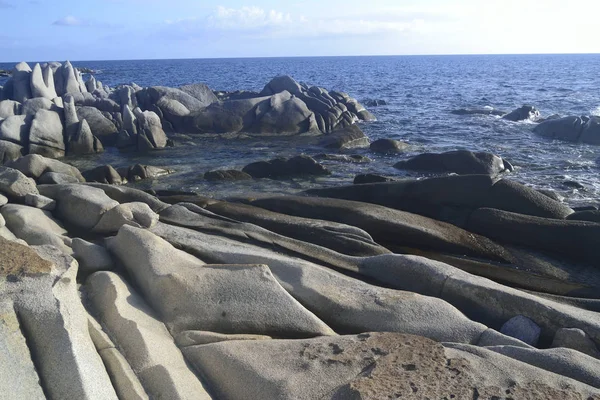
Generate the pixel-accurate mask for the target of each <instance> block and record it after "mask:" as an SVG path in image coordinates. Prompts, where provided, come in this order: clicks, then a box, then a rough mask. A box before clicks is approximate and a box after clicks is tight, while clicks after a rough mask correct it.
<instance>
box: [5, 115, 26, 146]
mask: <svg viewBox="0 0 600 400" xmlns="http://www.w3.org/2000/svg"><path fill="white" fill-rule="evenodd" d="M30 129H31V118H29V117H27V116H26V115H15V116H12V117H8V118H6V119H5V120H4V121H0V140H7V141H9V142H13V143H16V144H19V145H21V146H26V145H27V144H28V143H29V130H30Z"/></svg>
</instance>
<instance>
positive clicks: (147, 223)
mask: <svg viewBox="0 0 600 400" xmlns="http://www.w3.org/2000/svg"><path fill="white" fill-rule="evenodd" d="M157 222H158V214H156V213H155V212H154V211H152V209H151V208H150V207H149V206H148V205H147V204H146V203H141V202H133V203H123V204H119V205H117V206H115V207H113V208H111V209H110V210H108V211H106V212H105V213H104V214H102V217H101V218H100V221H98V223H97V224H96V226H94V228H93V229H92V231H93V232H97V233H103V234H107V233H114V232H117V231H119V229H120V228H121V227H122V226H123V225H131V226H134V227H136V228H152V227H153V226H154V225H156V223H157Z"/></svg>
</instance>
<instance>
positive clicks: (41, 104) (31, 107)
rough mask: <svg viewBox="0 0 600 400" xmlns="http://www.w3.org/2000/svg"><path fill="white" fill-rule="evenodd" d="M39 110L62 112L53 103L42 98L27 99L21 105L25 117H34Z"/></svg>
mask: <svg viewBox="0 0 600 400" xmlns="http://www.w3.org/2000/svg"><path fill="white" fill-rule="evenodd" d="M39 110H49V111H56V112H62V109H61V108H59V107H58V106H57V105H56V104H55V103H53V102H52V101H51V100H48V99H46V98H44V97H35V98H32V99H28V100H26V101H25V102H24V103H23V114H25V115H31V116H34V115H35V114H37V112H38V111H39Z"/></svg>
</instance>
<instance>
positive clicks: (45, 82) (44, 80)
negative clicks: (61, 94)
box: [31, 64, 58, 100]
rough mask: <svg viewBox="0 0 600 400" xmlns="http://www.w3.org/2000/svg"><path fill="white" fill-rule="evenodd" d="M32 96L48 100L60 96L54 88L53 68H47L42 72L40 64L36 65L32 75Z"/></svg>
mask: <svg viewBox="0 0 600 400" xmlns="http://www.w3.org/2000/svg"><path fill="white" fill-rule="evenodd" d="M31 95H32V97H43V98H46V99H48V100H52V99H54V98H55V97H57V96H58V95H57V94H56V89H55V88H54V73H53V72H52V68H49V67H48V66H46V68H44V69H43V71H42V67H40V64H35V66H34V67H33V71H32V73H31Z"/></svg>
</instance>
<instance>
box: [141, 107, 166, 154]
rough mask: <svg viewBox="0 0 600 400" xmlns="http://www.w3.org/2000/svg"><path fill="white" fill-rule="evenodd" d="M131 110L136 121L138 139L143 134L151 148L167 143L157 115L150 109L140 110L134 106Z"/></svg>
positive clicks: (163, 145)
mask: <svg viewBox="0 0 600 400" xmlns="http://www.w3.org/2000/svg"><path fill="white" fill-rule="evenodd" d="M133 112H134V114H135V116H136V118H137V123H138V135H139V137H138V140H139V139H140V138H141V136H142V135H143V136H144V137H145V138H147V139H148V141H149V142H150V144H151V145H152V147H153V148H155V149H161V148H163V147H165V146H166V145H167V135H166V134H165V131H164V130H163V128H162V123H161V121H160V118H159V117H158V115H156V113H154V112H152V111H142V110H140V109H139V108H136V109H135V110H134V111H133ZM138 146H139V142H138Z"/></svg>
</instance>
